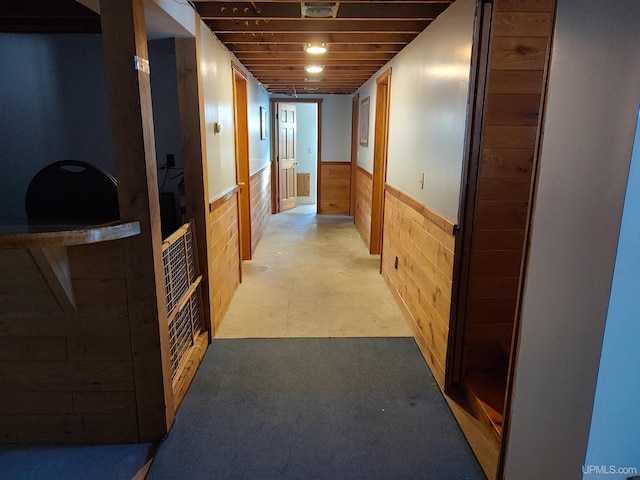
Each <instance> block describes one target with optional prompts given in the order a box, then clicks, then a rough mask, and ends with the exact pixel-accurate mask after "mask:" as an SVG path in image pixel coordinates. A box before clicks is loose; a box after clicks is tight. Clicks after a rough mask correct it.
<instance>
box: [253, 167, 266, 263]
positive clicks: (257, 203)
mask: <svg viewBox="0 0 640 480" xmlns="http://www.w3.org/2000/svg"><path fill="white" fill-rule="evenodd" d="M249 183H250V192H251V254H253V252H254V251H255V250H256V247H257V246H258V243H260V239H262V235H263V234H264V229H265V228H266V227H267V223H269V218H270V217H271V165H267V166H265V167H264V168H263V169H261V170H259V171H257V172H256V173H254V174H253V175H251V178H250V179H249Z"/></svg>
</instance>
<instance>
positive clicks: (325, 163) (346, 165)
mask: <svg viewBox="0 0 640 480" xmlns="http://www.w3.org/2000/svg"><path fill="white" fill-rule="evenodd" d="M320 165H342V166H345V167H350V166H351V162H327V161H326V160H323V161H321V162H320Z"/></svg>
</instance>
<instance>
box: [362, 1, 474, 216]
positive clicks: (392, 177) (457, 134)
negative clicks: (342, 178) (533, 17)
mask: <svg viewBox="0 0 640 480" xmlns="http://www.w3.org/2000/svg"><path fill="white" fill-rule="evenodd" d="M474 17H475V1H474V0H457V1H456V2H455V3H454V4H453V5H451V6H450V7H449V8H448V9H447V10H445V12H444V13H443V14H442V15H440V16H439V17H438V18H437V19H436V20H435V21H434V22H433V23H432V24H431V25H429V27H428V28H427V29H426V30H425V31H424V32H422V33H421V34H420V35H419V36H418V37H416V39H415V40H414V41H413V42H411V43H410V44H409V45H407V46H406V47H405V48H404V49H403V50H402V51H401V52H400V53H399V54H398V55H396V57H395V58H394V59H393V60H391V61H390V62H389V63H388V64H387V65H385V66H384V67H383V68H382V69H381V70H380V72H382V71H384V70H386V69H387V68H389V67H391V69H392V70H391V96H390V98H391V105H390V110H389V150H388V164H387V182H388V183H389V184H391V185H393V186H394V187H396V188H398V189H399V190H402V191H403V192H406V193H408V194H409V195H411V196H412V197H414V198H416V199H417V200H419V201H420V202H421V203H423V204H424V205H426V206H428V207H429V208H430V209H432V210H434V211H436V212H438V213H439V214H441V215H443V216H444V217H445V218H447V219H448V220H450V221H452V222H454V223H457V221H458V209H459V205H458V204H459V197H460V181H461V174H462V161H463V155H464V147H465V129H466V120H467V99H468V94H469V74H470V63H471V42H472V39H473V24H474ZM380 72H379V73H380ZM379 73H378V74H379ZM378 74H376V75H374V77H372V78H371V79H370V80H369V81H368V82H367V83H365V84H364V85H363V86H362V87H361V88H360V89H359V90H358V92H359V93H360V101H362V100H364V99H365V98H367V97H370V98H371V100H370V120H369V145H368V146H366V147H365V146H359V149H358V164H359V165H360V166H361V167H362V168H364V169H365V170H367V171H369V172H373V146H374V126H375V102H376V83H375V78H376V77H377V76H378ZM420 172H424V174H425V182H424V189H422V190H421V189H420V187H419V176H420Z"/></svg>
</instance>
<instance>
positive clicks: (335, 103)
mask: <svg viewBox="0 0 640 480" xmlns="http://www.w3.org/2000/svg"><path fill="white" fill-rule="evenodd" d="M319 98H322V125H321V128H322V134H321V135H322V145H321V149H320V155H321V158H320V161H321V162H349V161H351V95H320V96H319Z"/></svg>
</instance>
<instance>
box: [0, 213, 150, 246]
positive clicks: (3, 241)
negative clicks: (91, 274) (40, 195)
mask: <svg viewBox="0 0 640 480" xmlns="http://www.w3.org/2000/svg"><path fill="white" fill-rule="evenodd" d="M139 233H140V222H127V223H119V222H112V223H103V224H98V225H94V224H87V223H86V222H83V223H79V224H78V223H75V224H73V223H55V224H54V223H29V222H24V221H11V220H8V221H7V220H3V221H0V248H42V247H68V246H72V245H86V244H89V243H98V242H106V241H109V240H117V239H120V238H127V237H131V236H133V235H138V234H139Z"/></svg>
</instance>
